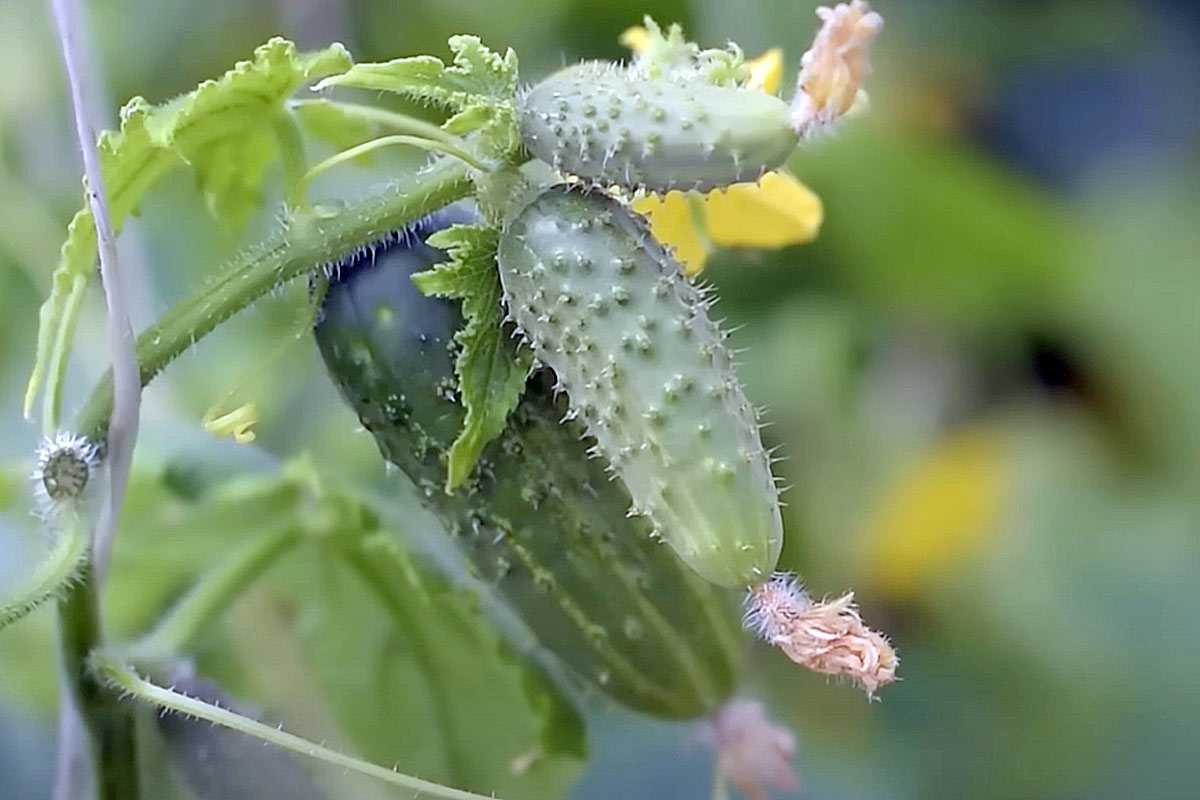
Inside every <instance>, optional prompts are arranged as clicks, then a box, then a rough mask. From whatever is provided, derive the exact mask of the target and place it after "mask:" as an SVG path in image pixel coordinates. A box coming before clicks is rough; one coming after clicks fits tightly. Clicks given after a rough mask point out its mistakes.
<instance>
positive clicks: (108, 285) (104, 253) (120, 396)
mask: <svg viewBox="0 0 1200 800" xmlns="http://www.w3.org/2000/svg"><path fill="white" fill-rule="evenodd" d="M52 3H53V6H54V19H55V23H56V25H57V27H58V36H59V41H60V43H61V45H62V51H63V61H64V62H65V63H66V68H67V81H68V83H69V84H70V87H71V103H72V106H73V107H74V110H75V133H76V135H77V136H78V137H79V146H80V148H81V149H82V151H83V172H84V176H85V177H86V181H87V198H88V205H89V206H90V207H91V210H92V219H93V220H94V222H95V225H96V240H97V242H98V245H99V246H98V250H99V254H100V276H101V279H102V280H103V283H104V299H105V304H106V305H107V307H108V314H107V315H106V320H105V322H106V324H105V328H106V330H107V335H108V348H109V351H110V354H111V357H112V363H113V366H112V372H113V388H112V391H113V407H112V415H111V419H110V420H109V426H108V431H109V432H108V454H107V459H106V460H107V461H108V475H109V493H108V502H107V503H106V504H105V505H104V507H103V508H102V509H101V511H100V519H99V521H98V522H97V524H96V527H95V531H94V533H93V537H92V561H93V565H94V572H95V577H96V579H97V580H103V578H104V573H105V571H106V570H107V568H108V556H109V553H110V552H111V550H112V540H113V536H114V535H115V533H116V526H117V520H118V519H119V517H120V515H121V504H122V502H123V501H124V498H125V487H126V484H127V483H128V482H129V469H130V467H131V466H132V463H133V449H134V446H135V445H136V443H137V433H138V415H139V413H140V411H141V404H142V383H141V380H140V379H139V377H138V366H137V363H138V362H137V351H136V347H135V342H134V337H133V326H132V325H131V324H130V322H129V304H128V301H127V298H126V297H125V290H124V286H123V285H122V283H121V270H120V265H119V260H118V257H117V238H116V234H114V233H113V227H112V220H111V219H110V218H109V214H108V204H107V202H106V201H105V197H106V193H105V190H104V174H103V171H102V170H101V168H100V152H99V149H98V148H97V146H96V134H95V132H94V131H93V130H92V127H91V124H90V123H89V119H91V118H92V114H91V113H90V109H89V108H88V100H89V98H90V97H94V96H95V92H94V91H88V90H87V89H86V88H85V85H84V82H85V81H86V80H88V79H89V78H91V77H92V76H95V75H97V74H98V73H97V72H96V69H95V60H94V59H93V58H91V53H90V48H89V47H88V41H87V38H86V36H84V35H83V32H82V31H81V30H80V29H81V28H82V27H83V13H82V9H81V8H80V6H79V2H78V0H52Z"/></svg>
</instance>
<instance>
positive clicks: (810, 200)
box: [705, 172, 824, 248]
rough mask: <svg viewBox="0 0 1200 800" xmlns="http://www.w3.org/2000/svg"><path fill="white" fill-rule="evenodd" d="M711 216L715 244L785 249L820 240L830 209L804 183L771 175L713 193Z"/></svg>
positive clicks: (708, 218) (710, 234) (710, 235)
mask: <svg viewBox="0 0 1200 800" xmlns="http://www.w3.org/2000/svg"><path fill="white" fill-rule="evenodd" d="M705 217H706V222H707V227H708V238H709V239H710V240H711V241H712V243H713V244H715V245H720V246H722V247H768V248H779V247H786V246H788V245H791V244H804V243H806V242H811V241H812V240H813V239H815V238H816V236H817V232H818V231H819V230H820V228H821V221H822V220H823V219H824V210H823V209H822V206H821V198H819V197H817V195H816V194H814V193H813V191H812V190H811V189H809V188H808V187H807V186H805V185H804V184H802V183H800V181H798V180H796V179H795V178H793V177H791V176H790V175H786V174H784V173H781V172H768V173H767V174H766V175H764V176H763V177H762V180H761V181H759V182H758V183H735V184H734V185H733V186H730V187H728V188H726V189H725V190H724V191H722V190H717V191H714V192H710V193H709V195H708V202H707V207H706V215H705Z"/></svg>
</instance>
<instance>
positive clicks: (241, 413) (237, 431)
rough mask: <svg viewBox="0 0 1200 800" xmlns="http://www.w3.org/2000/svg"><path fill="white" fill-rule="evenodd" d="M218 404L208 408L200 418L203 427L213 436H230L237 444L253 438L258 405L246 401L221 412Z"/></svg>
mask: <svg viewBox="0 0 1200 800" xmlns="http://www.w3.org/2000/svg"><path fill="white" fill-rule="evenodd" d="M217 409H218V406H213V407H212V408H210V409H209V410H208V411H207V412H206V413H205V414H204V418H203V419H202V423H203V425H204V429H205V430H206V431H208V432H209V433H211V434H212V435H214V436H220V437H225V436H229V437H232V438H233V440H234V441H235V442H237V443H238V444H249V443H250V442H253V441H254V439H255V433H254V426H255V425H257V424H258V406H257V405H255V404H254V403H246V404H245V405H241V406H238V407H237V408H235V409H234V410H233V411H230V412H228V413H226V414H221V413H220V412H219V411H218V410H217Z"/></svg>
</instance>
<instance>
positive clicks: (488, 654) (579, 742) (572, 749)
mask: <svg viewBox="0 0 1200 800" xmlns="http://www.w3.org/2000/svg"><path fill="white" fill-rule="evenodd" d="M334 554H340V555H342V556H344V559H345V560H343V559H342V558H330V556H332V555H334ZM288 578H289V583H290V585H291V586H293V587H295V589H294V591H295V594H296V600H297V602H299V603H300V610H299V629H300V632H301V635H302V637H303V640H304V645H305V647H304V653H305V657H306V658H307V659H308V660H309V661H310V663H311V665H312V668H313V670H314V671H315V674H316V675H317V677H318V679H319V681H320V683H321V685H322V686H323V687H324V688H325V690H326V691H327V692H328V698H329V703H330V704H331V707H332V709H333V711H334V714H335V715H336V717H337V719H338V721H339V723H340V726H341V728H342V729H343V730H344V731H345V733H346V734H347V735H348V736H349V737H350V738H351V739H352V741H353V742H354V743H355V744H356V745H357V747H358V748H359V750H360V751H361V753H362V754H363V755H364V756H365V757H366V758H368V759H369V760H372V761H375V762H377V763H382V764H397V765H398V766H399V768H400V769H401V771H403V772H407V773H409V774H415V775H418V776H420V777H422V778H425V779H427V780H434V781H437V782H440V783H444V784H447V785H451V786H456V787H460V788H465V789H469V790H472V791H476V792H480V793H483V794H491V793H495V794H497V795H498V796H501V797H514V798H529V799H530V800H534V799H535V798H553V797H561V796H563V794H564V793H565V791H566V789H567V787H568V786H569V785H570V784H571V783H572V782H573V780H574V778H575V776H576V775H577V774H578V770H579V768H580V766H581V764H582V757H583V730H582V721H581V720H580V718H579V717H578V716H577V714H576V713H575V712H574V710H573V709H572V708H571V706H570V705H569V704H568V702H567V701H566V700H565V698H563V697H562V696H561V695H560V694H559V693H558V692H557V691H556V690H555V689H554V688H553V687H552V685H551V684H549V683H548V682H547V681H546V679H545V678H544V677H543V676H542V675H541V673H540V672H538V671H537V670H536V668H535V667H533V666H532V665H530V664H527V663H523V662H518V661H516V660H514V659H513V658H511V657H510V656H508V655H505V654H504V652H503V650H502V648H501V645H500V643H499V641H498V640H497V638H496V635H495V633H494V632H493V631H492V629H491V627H490V625H489V624H488V623H487V622H485V620H484V619H483V618H482V617H481V616H480V613H479V610H478V609H477V607H476V604H475V600H474V598H473V596H471V595H470V594H468V593H464V592H463V591H462V590H460V589H457V588H455V587H453V586H450V585H448V584H445V583H444V582H442V581H440V580H438V579H435V578H433V577H431V576H430V575H429V574H428V573H427V572H425V571H424V570H423V569H422V568H420V567H419V566H418V565H417V564H416V563H414V562H413V561H412V560H410V558H409V557H408V556H407V555H406V554H405V553H404V552H403V551H402V550H401V549H400V548H399V546H398V545H397V543H396V542H395V540H394V539H392V538H390V536H389V535H387V534H382V533H381V534H374V535H369V536H367V537H364V538H363V539H361V540H360V541H359V542H357V543H355V544H354V545H352V546H351V547H350V548H345V547H342V546H339V545H338V544H336V543H331V547H330V548H329V549H327V550H325V549H323V550H321V551H319V552H315V553H313V557H311V558H308V559H305V560H304V561H303V562H302V563H300V564H298V565H297V566H296V568H295V569H294V570H289V572H288Z"/></svg>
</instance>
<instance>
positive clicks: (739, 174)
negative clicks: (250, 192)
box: [518, 62, 799, 192]
mask: <svg viewBox="0 0 1200 800" xmlns="http://www.w3.org/2000/svg"><path fill="white" fill-rule="evenodd" d="M518 112H519V123H520V127H521V137H522V140H523V142H524V144H525V147H526V148H527V149H528V150H529V152H530V153H532V154H533V155H534V156H536V157H537V158H539V159H541V160H542V161H545V162H547V163H549V164H552V165H553V166H554V167H556V168H558V169H560V170H563V171H565V172H568V173H571V174H573V175H577V176H579V177H581V178H586V179H588V180H591V181H596V182H599V183H602V184H617V185H620V186H624V187H628V188H644V189H648V190H651V191H657V192H662V191H668V190H670V189H698V190H701V191H708V190H710V189H713V188H716V187H720V186H728V185H729V184H732V183H737V182H739V181H750V180H757V179H758V178H759V177H760V176H761V175H762V174H763V173H764V172H766V171H768V170H772V169H776V168H778V167H780V166H782V165H783V163H784V162H785V161H787V159H788V157H789V156H790V155H791V154H792V152H793V151H794V150H795V149H796V145H797V144H798V143H799V136H798V134H797V133H796V131H795V130H794V129H793V127H792V121H791V112H790V111H789V109H788V105H787V103H785V102H783V101H782V100H780V99H779V98H777V97H774V96H772V95H768V94H766V93H764V92H760V91H756V90H752V89H743V88H735V87H730V86H715V85H712V84H710V83H707V82H704V81H702V80H691V81H687V82H684V81H679V80H671V79H669V78H646V77H644V76H641V75H639V74H638V73H637V72H636V71H634V70H629V69H626V68H622V67H620V66H618V65H615V64H607V63H603V62H587V63H584V64H580V65H578V66H575V67H571V68H569V69H566V70H562V71H561V72H558V73H556V74H554V75H552V76H550V77H549V78H548V79H546V80H545V81H543V82H542V83H539V84H537V85H536V86H534V87H533V88H532V89H530V90H529V91H528V92H526V93H525V94H524V95H523V96H522V97H521V98H520V101H519V104H518Z"/></svg>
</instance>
